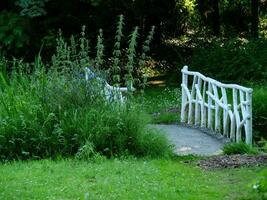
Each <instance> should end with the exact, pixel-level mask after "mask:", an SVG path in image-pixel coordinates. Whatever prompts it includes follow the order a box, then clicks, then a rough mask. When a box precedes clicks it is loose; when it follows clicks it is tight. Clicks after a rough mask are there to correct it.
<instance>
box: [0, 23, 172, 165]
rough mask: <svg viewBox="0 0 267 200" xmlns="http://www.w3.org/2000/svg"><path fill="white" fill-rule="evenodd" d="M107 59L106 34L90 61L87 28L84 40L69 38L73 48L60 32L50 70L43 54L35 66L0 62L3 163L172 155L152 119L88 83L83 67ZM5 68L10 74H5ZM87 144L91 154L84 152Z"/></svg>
mask: <svg viewBox="0 0 267 200" xmlns="http://www.w3.org/2000/svg"><path fill="white" fill-rule="evenodd" d="M120 19H122V18H120ZM120 23H121V22H120ZM121 24H122V23H121ZM137 30H138V29H137V28H135V32H134V33H133V34H132V39H131V42H130V48H132V49H131V50H129V55H130V56H129V57H128V58H129V59H128V66H127V67H129V70H128V71H127V72H128V74H130V75H131V73H132V70H133V69H132V66H130V65H133V64H134V62H135V61H134V60H133V59H134V57H135V53H136V52H135V50H134V49H135V47H136V45H135V43H136V38H137ZM77 41H78V42H77ZM117 47H118V48H117V50H118V49H119V46H118V45H117ZM103 55H104V46H103V36H102V30H100V32H99V36H98V42H97V52H96V57H95V59H92V58H90V57H89V41H88V40H87V39H86V38H85V27H83V28H82V33H81V36H80V38H78V40H77V39H75V38H74V37H71V39H70V44H69V43H68V42H66V41H65V40H64V39H63V36H62V33H61V32H60V33H59V38H58V40H57V44H56V51H55V55H54V56H53V58H52V62H51V65H50V66H49V67H47V66H46V65H44V64H43V62H42V60H41V56H40V55H38V56H37V57H36V60H35V63H33V64H26V63H24V62H23V61H20V60H13V61H12V62H9V61H6V60H5V59H4V58H1V59H0V67H1V72H0V160H9V159H28V158H36V159H39V158H44V157H52V158H53V157H56V156H72V155H75V154H77V153H78V155H79V156H80V157H82V155H81V154H82V153H85V154H86V155H91V153H90V152H96V153H98V154H99V153H100V154H103V155H106V156H108V157H111V156H116V155H125V154H130V155H135V156H153V157H156V156H164V155H169V154H170V148H169V145H168V142H167V140H166V138H165V137H164V136H163V135H160V134H158V133H157V132H156V131H155V130H152V129H150V128H148V127H147V124H148V122H149V117H148V116H147V115H146V114H145V113H143V112H142V111H141V110H140V109H138V106H135V104H133V103H130V102H126V103H125V104H126V105H127V106H126V105H125V106H122V105H118V104H116V103H113V102H109V101H107V100H106V98H105V96H104V94H103V92H102V88H101V87H102V85H101V84H99V82H98V80H97V79H92V80H89V82H87V81H86V80H85V78H84V72H83V69H84V67H90V66H91V65H92V64H93V63H94V66H93V68H94V69H95V70H96V69H98V70H99V71H100V72H101V71H103V69H101V68H102V65H103V63H105V62H104V59H103ZM114 56H115V54H114ZM92 60H94V62H92ZM113 64H114V63H113ZM7 65H8V67H9V68H11V71H10V72H7V70H5V69H6V68H7ZM118 66H119V65H118ZM28 69H30V70H28ZM118 74H119V71H118ZM88 144H90V145H88ZM86 146H89V147H90V148H89V149H88V151H90V152H86V151H87V150H86V148H84V147H86ZM81 149H82V151H81Z"/></svg>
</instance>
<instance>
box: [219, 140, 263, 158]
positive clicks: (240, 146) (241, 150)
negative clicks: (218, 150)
mask: <svg viewBox="0 0 267 200" xmlns="http://www.w3.org/2000/svg"><path fill="white" fill-rule="evenodd" d="M223 153H224V154H227V155H231V154H258V153H259V152H258V150H257V149H256V148H253V147H252V146H250V145H248V144H246V143H244V142H239V143H229V144H226V145H224V146H223Z"/></svg>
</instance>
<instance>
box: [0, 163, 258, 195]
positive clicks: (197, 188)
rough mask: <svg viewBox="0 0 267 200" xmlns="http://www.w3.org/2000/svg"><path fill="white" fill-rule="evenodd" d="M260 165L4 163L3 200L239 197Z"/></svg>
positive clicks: (0, 187) (1, 170)
mask: <svg viewBox="0 0 267 200" xmlns="http://www.w3.org/2000/svg"><path fill="white" fill-rule="evenodd" d="M260 170H261V168H260V167H257V168H256V167H253V168H241V169H223V170H211V171H207V170H203V169H201V168H199V167H197V165H196V164H189V163H184V162H182V159H171V160H162V159H158V160H150V159H147V160H146V159H133V158H131V159H121V160H119V159H111V160H97V161H94V162H89V161H88V162H86V161H80V160H75V159H68V160H58V161H52V160H40V161H16V162H11V163H7V164H0V199H90V200H91V199H108V200H110V199H116V200H117V199H134V200H136V199H144V200H148V199H164V200H169V199H175V200H178V199H182V200H183V199H185V200H187V199H192V200H193V199H196V200H201V199H203V200H208V199H211V200H218V199H231V200H232V199H239V198H240V197H245V196H246V195H247V194H249V193H251V192H252V182H253V180H254V179H255V178H256V176H257V174H258V173H259V171H260Z"/></svg>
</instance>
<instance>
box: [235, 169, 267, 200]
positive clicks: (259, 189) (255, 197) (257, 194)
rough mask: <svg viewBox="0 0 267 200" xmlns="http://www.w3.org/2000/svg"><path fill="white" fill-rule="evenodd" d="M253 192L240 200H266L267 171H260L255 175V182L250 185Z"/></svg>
mask: <svg viewBox="0 0 267 200" xmlns="http://www.w3.org/2000/svg"><path fill="white" fill-rule="evenodd" d="M252 189H253V191H252V192H251V193H250V194H249V195H248V196H247V197H244V198H241V199H240V200H266V199H267V170H266V169H264V170H262V171H261V172H260V173H259V174H258V175H257V180H255V181H254V183H253V184H252Z"/></svg>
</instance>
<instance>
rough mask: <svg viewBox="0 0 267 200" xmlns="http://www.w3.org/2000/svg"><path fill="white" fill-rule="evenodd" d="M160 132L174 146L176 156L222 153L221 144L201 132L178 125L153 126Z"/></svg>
mask: <svg viewBox="0 0 267 200" xmlns="http://www.w3.org/2000/svg"><path fill="white" fill-rule="evenodd" d="M153 127H155V128H157V129H160V130H162V132H164V133H165V134H166V135H167V137H168V139H169V140H170V142H171V143H172V144H174V145H175V153H176V154H178V155H189V154H194V155H205V156H210V155H217V154H220V153H221V152H222V150H221V148H222V146H223V142H222V141H220V140H219V139H217V138H215V137H212V136H210V135H208V134H206V133H204V132H202V131H201V130H198V129H194V128H188V127H184V126H179V125H153Z"/></svg>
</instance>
